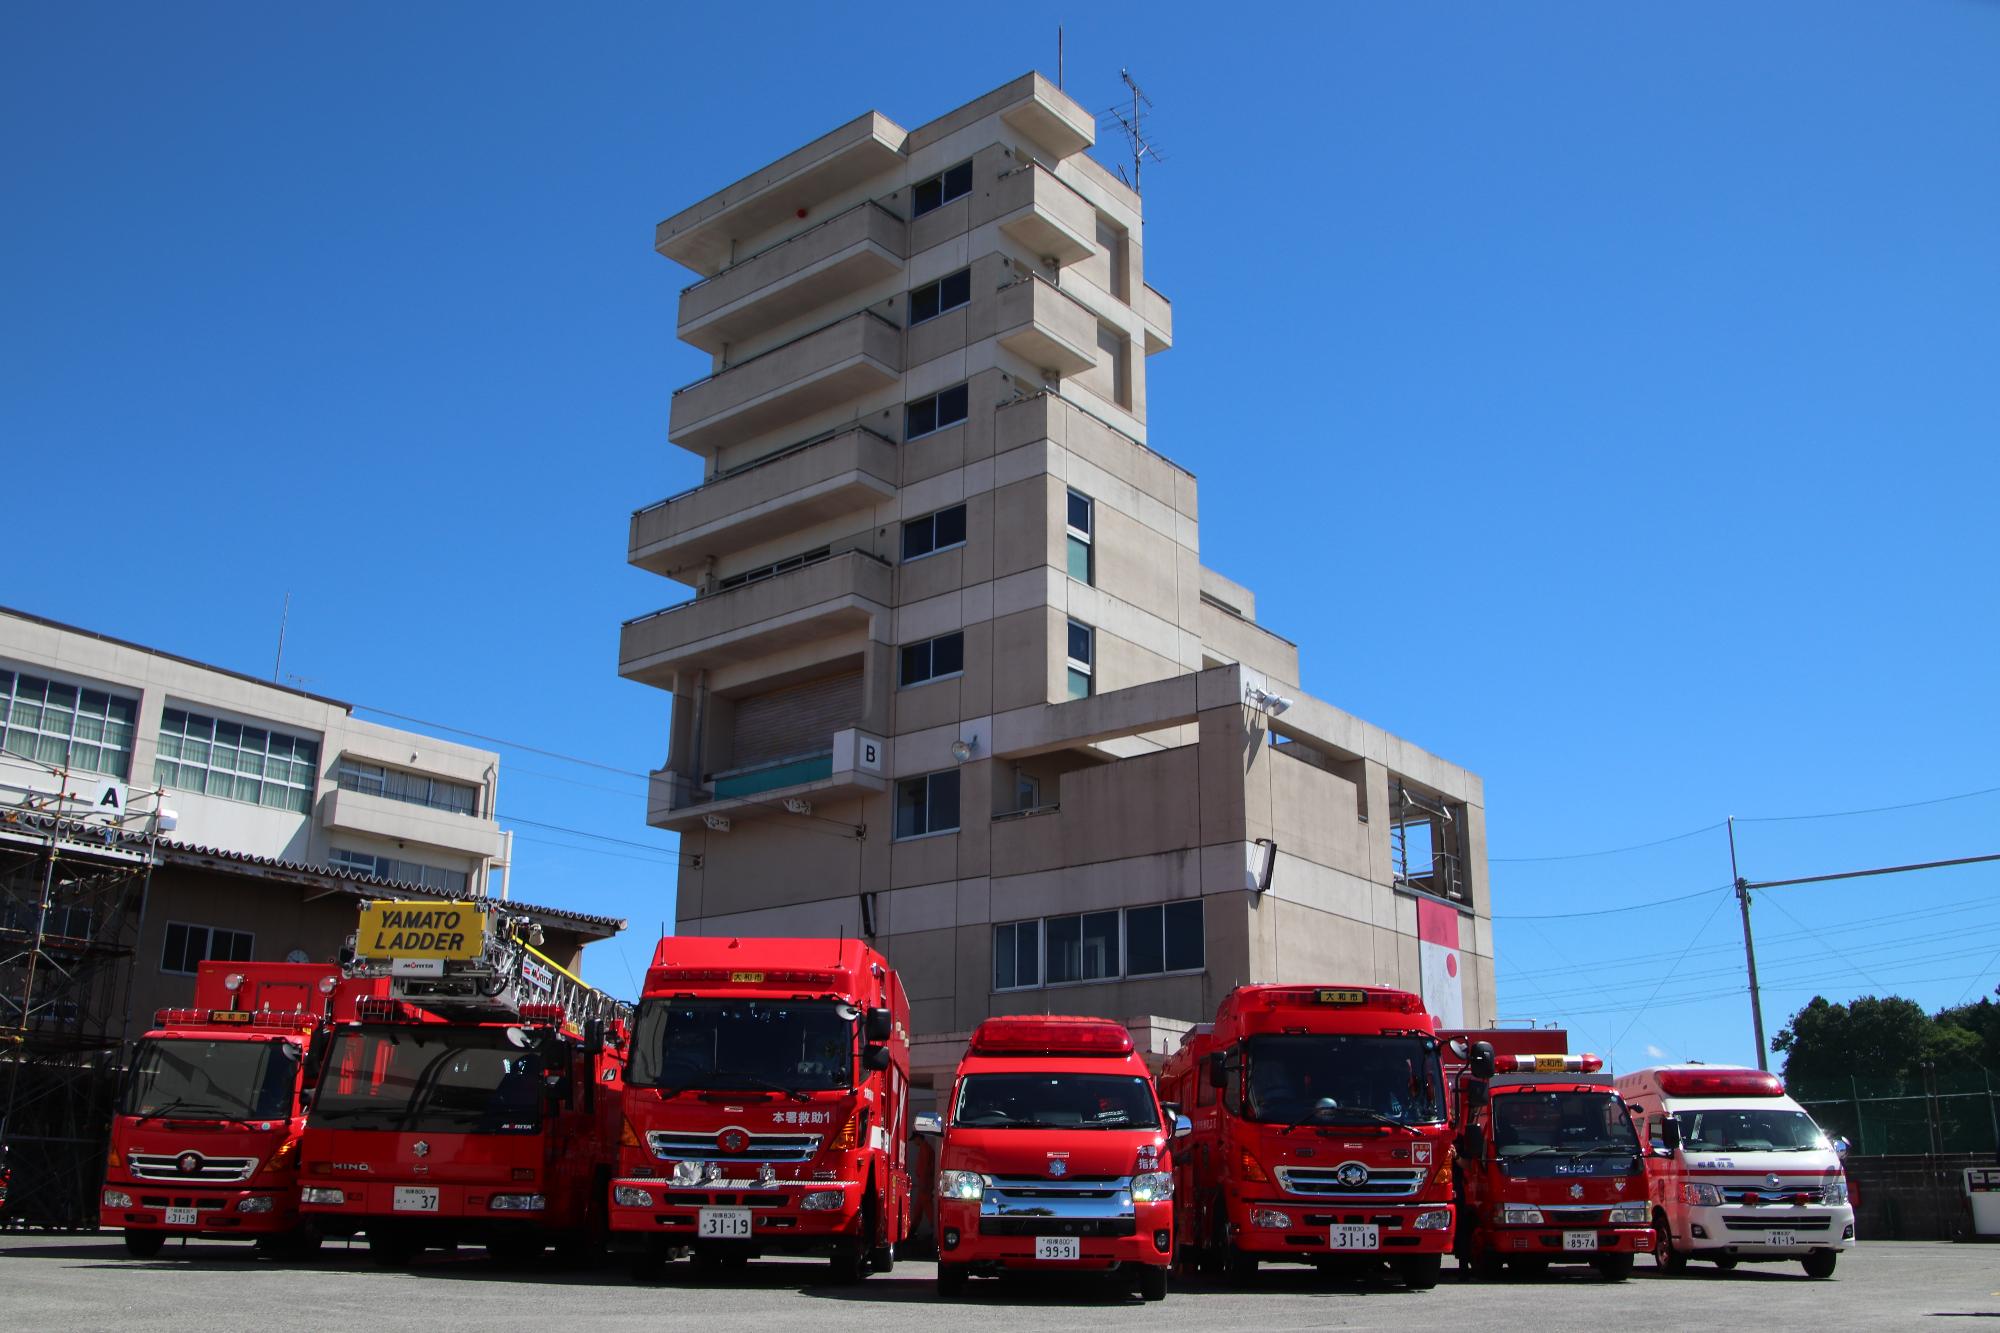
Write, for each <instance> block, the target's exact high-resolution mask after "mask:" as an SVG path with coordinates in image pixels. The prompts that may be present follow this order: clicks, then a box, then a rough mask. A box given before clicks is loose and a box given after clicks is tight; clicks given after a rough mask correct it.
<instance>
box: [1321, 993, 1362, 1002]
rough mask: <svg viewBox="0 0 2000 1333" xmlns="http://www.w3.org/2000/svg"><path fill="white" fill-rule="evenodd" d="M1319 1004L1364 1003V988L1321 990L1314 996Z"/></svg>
mask: <svg viewBox="0 0 2000 1333" xmlns="http://www.w3.org/2000/svg"><path fill="white" fill-rule="evenodd" d="M1316 998H1317V999H1318V1000H1319V1002H1320V1003H1321V1004H1366V1003H1368V992H1367V991H1365V990H1323V991H1321V992H1320V993H1319V995H1318V996H1317V997H1316Z"/></svg>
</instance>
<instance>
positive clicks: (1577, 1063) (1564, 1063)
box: [1493, 1055, 1604, 1074]
mask: <svg viewBox="0 0 2000 1333" xmlns="http://www.w3.org/2000/svg"><path fill="white" fill-rule="evenodd" d="M1602 1068H1604V1057H1602V1056H1598V1055H1496V1056H1494V1057H1493V1069H1494V1072H1496V1073H1501V1074H1595V1073H1596V1072H1597V1071H1598V1070H1600V1069H1602Z"/></svg>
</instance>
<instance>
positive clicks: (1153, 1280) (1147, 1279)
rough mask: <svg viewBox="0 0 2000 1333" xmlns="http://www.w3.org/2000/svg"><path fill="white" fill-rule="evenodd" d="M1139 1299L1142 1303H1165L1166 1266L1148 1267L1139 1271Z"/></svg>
mask: <svg viewBox="0 0 2000 1333" xmlns="http://www.w3.org/2000/svg"><path fill="white" fill-rule="evenodd" d="M1138 1285H1139V1299H1140V1300H1142V1301H1163V1300H1165V1299H1166V1298H1167V1268H1166V1265H1164V1264H1161V1265H1159V1266H1157V1267H1156V1266H1153V1265H1150V1264H1149V1265H1147V1266H1146V1267H1144V1268H1141V1269H1140V1270H1139V1284H1138Z"/></svg>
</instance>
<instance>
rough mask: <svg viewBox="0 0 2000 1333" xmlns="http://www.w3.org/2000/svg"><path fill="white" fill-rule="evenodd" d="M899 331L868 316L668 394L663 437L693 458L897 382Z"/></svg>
mask: <svg viewBox="0 0 2000 1333" xmlns="http://www.w3.org/2000/svg"><path fill="white" fill-rule="evenodd" d="M902 374H903V331H902V329H901V328H899V327H897V326H896V325H895V324H893V323H891V322H890V321H889V320H886V319H884V318H883V317H882V316H880V315H878V314H876V313H874V312H873V311H870V310H864V311H861V312H860V313H858V314H853V315H849V316H847V317H846V318H845V319H840V320H836V321H834V322H833V323H831V324H828V325H825V326H823V327H821V328H818V329H815V330H813V331H812V332H811V333H807V334H802V335H800V336H799V337H797V338H794V339H792V340H791V341H790V342H785V343H780V344H779V345H778V346H776V347H773V348H771V349H770V350H768V351H765V352H760V353H758V354H757V355H756V356H753V357H750V358H748V359H747V360H744V361H740V362H737V363H736V364H734V365H730V366H725V367H723V368H722V369H721V370H718V371H717V372H716V373H715V374H713V375H711V376H709V377H708V378H707V379H705V380H698V381H696V382H695V383H693V384H690V385H688V386H687V387H686V388H684V389H680V390H678V391H677V392H675V394H674V402H673V408H672V410H671V412H670V414H669V419H668V428H667V434H668V436H669V437H670V438H671V439H672V440H673V442H674V443H675V444H678V445H680V446H681V447H682V448H684V449H692V450H694V451H695V452H697V453H704V454H706V453H713V452H714V451H716V450H717V449H721V448H724V447H726V446H727V445H730V444H733V443H737V442H739V441H742V440H747V439H749V438H750V437H752V436H755V435H758V434H761V433H763V432H765V431H769V430H773V429H775V428H777V427H779V426H782V425H783V424H784V423H786V422H787V421H795V420H798V419H799V418H801V417H805V416H809V415H811V414H813V413H815V412H822V411H825V410H826V409H828V408H833V407H839V406H840V405H842V404H844V403H850V402H853V401H854V400H856V399H858V398H861V397H864V396H866V395H868V394H871V393H875V392H878V391H880V390H882V389H887V388H890V387H892V386H894V385H896V384H898V383H900V382H901V378H902Z"/></svg>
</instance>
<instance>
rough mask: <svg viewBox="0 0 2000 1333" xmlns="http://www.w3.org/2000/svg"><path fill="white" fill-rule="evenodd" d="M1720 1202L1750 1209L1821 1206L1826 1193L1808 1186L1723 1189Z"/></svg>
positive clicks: (1824, 1200)
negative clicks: (1782, 1206)
mask: <svg viewBox="0 0 2000 1333" xmlns="http://www.w3.org/2000/svg"><path fill="white" fill-rule="evenodd" d="M1722 1201H1723V1202H1724V1203H1742V1204H1748V1205H1749V1206H1750V1207H1752V1208H1755V1207H1756V1206H1757V1205H1758V1204H1765V1205H1774V1204H1784V1203H1821V1204H1823V1203H1825V1202H1826V1191H1825V1190H1824V1189H1819V1188H1814V1187H1812V1186H1809V1185H1800V1186H1797V1187H1796V1188H1794V1187H1792V1186H1780V1187H1778V1188H1775V1189H1774V1188H1772V1187H1771V1186H1769V1185H1765V1186H1762V1187H1758V1188H1751V1187H1745V1188H1742V1189H1724V1190H1723V1191H1722Z"/></svg>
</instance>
